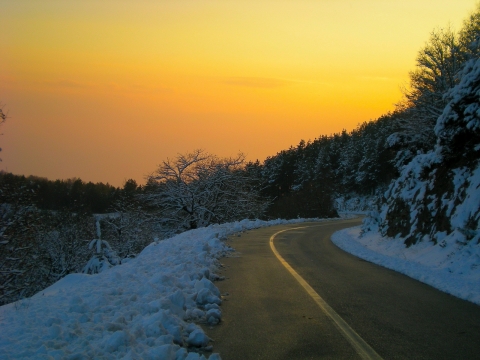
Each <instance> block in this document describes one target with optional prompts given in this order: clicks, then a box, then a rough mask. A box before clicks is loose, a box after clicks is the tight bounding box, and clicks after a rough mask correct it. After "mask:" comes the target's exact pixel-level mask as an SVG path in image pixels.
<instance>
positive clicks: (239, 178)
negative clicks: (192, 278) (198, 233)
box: [147, 150, 265, 231]
mask: <svg viewBox="0 0 480 360" xmlns="http://www.w3.org/2000/svg"><path fill="white" fill-rule="evenodd" d="M244 162H245V156H244V155H243V154H238V155H237V157H235V158H224V159H220V158H218V157H216V156H214V155H211V154H208V153H206V152H204V151H202V150H195V151H194V152H192V153H189V154H185V155H182V154H180V155H178V157H177V158H176V159H175V160H173V161H172V160H169V159H167V161H164V162H163V163H162V164H161V165H160V166H159V167H158V169H157V170H156V171H155V173H153V174H152V175H150V176H149V177H148V185H147V188H149V189H150V190H151V191H149V193H148V195H147V197H148V200H149V201H150V202H151V203H152V204H154V205H156V206H158V207H159V208H160V211H161V213H162V215H163V219H162V222H163V223H164V224H165V225H166V226H167V227H168V228H170V229H173V230H174V231H185V230H189V229H195V228H197V227H204V226H208V225H210V224H211V223H214V222H218V223H221V222H226V221H233V220H240V219H242V218H247V217H258V216H260V215H261V214H262V212H263V211H264V209H265V206H264V202H262V201H261V199H260V197H259V195H258V194H259V191H258V188H256V186H255V184H254V183H253V182H252V180H251V179H250V178H249V177H247V176H246V173H245V171H244V169H243V165H244Z"/></svg>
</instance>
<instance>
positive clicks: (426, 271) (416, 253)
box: [332, 226, 480, 305]
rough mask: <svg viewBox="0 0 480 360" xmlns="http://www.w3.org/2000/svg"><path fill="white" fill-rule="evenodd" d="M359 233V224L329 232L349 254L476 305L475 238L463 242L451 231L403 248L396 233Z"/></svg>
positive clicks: (478, 256) (479, 251)
mask: <svg viewBox="0 0 480 360" xmlns="http://www.w3.org/2000/svg"><path fill="white" fill-rule="evenodd" d="M360 234H361V227H360V226H358V227H354V228H350V229H345V230H341V231H338V232H336V233H335V234H333V236H332V241H333V243H334V244H335V245H337V246H338V247H339V248H341V249H343V250H345V251H347V252H349V253H350V254H352V255H355V256H358V257H359V258H362V259H364V260H367V261H370V262H372V263H375V264H378V265H381V266H384V267H386V268H389V269H392V270H395V271H398V272H400V273H402V274H405V275H407V276H410V277H411V278H414V279H416V280H419V281H421V282H423V283H425V284H428V285H430V286H433V287H435V288H437V289H439V290H442V291H444V292H446V293H449V294H451V295H454V296H456V297H459V298H461V299H465V300H468V301H471V302H473V303H475V304H478V305H480V245H479V244H477V243H476V242H475V241H470V242H464V237H463V236H462V234H461V233H458V232H454V233H452V234H451V235H449V236H444V238H443V239H442V241H441V242H440V243H438V244H434V243H433V242H431V241H422V242H419V243H417V244H416V245H412V246H410V247H408V248H407V247H405V243H404V241H405V239H403V238H400V237H397V238H395V239H392V238H388V237H382V236H381V235H380V233H379V232H376V231H369V232H367V233H365V234H364V235H362V236H360Z"/></svg>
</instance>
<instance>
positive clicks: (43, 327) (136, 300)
mask: <svg viewBox="0 0 480 360" xmlns="http://www.w3.org/2000/svg"><path fill="white" fill-rule="evenodd" d="M301 221H305V220H294V221H283V220H277V221H270V222H265V221H260V220H257V221H248V220H244V221H241V222H235V223H230V224H224V225H212V226H209V227H207V228H200V229H196V230H192V231H188V232H185V233H182V234H180V235H178V236H175V237H173V238H170V239H167V240H163V241H159V242H157V243H152V244H151V245H149V246H147V247H146V248H145V249H144V250H143V251H142V253H141V254H140V255H139V256H138V257H137V258H135V259H133V260H131V261H129V262H127V263H125V264H122V265H119V266H116V267H113V268H111V269H108V270H106V271H104V272H102V273H100V274H97V275H85V274H71V275H68V276H66V277H65V278H63V279H61V280H60V281H58V282H57V283H55V284H53V285H52V286H50V287H49V288H47V289H45V290H44V291H41V292H40V293H37V294H36V295H35V296H33V297H32V298H29V299H25V300H22V301H18V302H16V303H12V304H8V305H4V306H2V307H0V334H1V335H0V358H1V359H19V358H21V359H51V358H53V359H162V360H168V359H179V360H180V359H189V360H191V359H200V358H204V355H201V354H202V353H206V354H207V355H205V356H207V357H208V354H209V353H208V351H211V350H212V347H211V345H210V343H209V341H210V339H209V338H208V337H207V336H206V335H205V333H204V332H203V330H202V328H201V327H200V326H199V325H197V324H199V323H200V324H204V325H205V326H210V325H214V324H216V323H218V322H219V321H220V319H221V315H222V314H221V308H220V306H219V305H220V304H221V294H220V292H219V290H218V289H217V288H216V286H215V285H214V284H213V283H212V280H215V279H216V278H217V276H216V275H215V271H216V269H217V266H218V264H219V263H218V260H217V259H218V258H219V257H221V256H224V255H226V254H228V253H229V252H230V251H231V250H232V249H230V248H229V247H228V246H227V245H226V244H225V242H224V241H222V240H223V239H225V238H226V236H228V235H230V234H233V233H236V232H240V231H244V230H248V229H253V228H258V227H262V226H271V225H276V224H281V223H295V222H301ZM209 358H210V359H211V360H213V359H219V356H218V354H213V355H210V356H209Z"/></svg>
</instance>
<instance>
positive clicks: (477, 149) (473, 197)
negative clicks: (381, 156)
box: [366, 59, 480, 246]
mask: <svg viewBox="0 0 480 360" xmlns="http://www.w3.org/2000/svg"><path fill="white" fill-rule="evenodd" d="M459 78H460V82H459V84H458V85H457V86H455V87H454V88H452V89H451V90H450V91H448V93H447V94H446V96H445V100H446V101H448V104H447V105H446V107H445V109H444V111H443V113H442V115H441V116H440V117H439V118H438V120H437V123H436V126H435V134H436V136H437V144H436V146H435V149H434V150H432V151H430V152H428V153H426V154H419V155H417V156H415V157H414V158H413V159H412V160H411V161H410V162H409V163H408V164H407V165H406V166H405V167H404V168H403V170H402V172H401V174H400V177H399V178H398V179H396V180H395V181H394V182H392V184H391V186H390V188H389V190H388V191H387V192H386V194H385V197H386V199H387V202H386V204H384V206H383V208H382V211H381V213H380V215H379V216H378V220H379V221H380V229H381V231H382V233H383V234H384V235H388V236H392V237H393V236H397V235H400V236H402V237H403V238H405V243H406V245H407V246H408V245H411V244H415V243H417V242H418V241H422V240H431V241H433V242H435V243H437V242H440V241H445V238H446V236H447V235H448V236H450V235H451V236H452V237H451V238H455V241H457V242H459V243H463V242H465V241H470V240H473V241H475V242H477V243H478V242H479V241H480V229H479V226H480V206H479V204H480V162H479V160H480V59H476V60H475V59H472V60H470V61H468V63H467V64H466V65H465V67H464V69H463V71H462V73H460V74H459ZM370 223H371V221H370ZM366 230H368V229H366ZM452 234H453V235H452Z"/></svg>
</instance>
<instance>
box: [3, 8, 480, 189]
mask: <svg viewBox="0 0 480 360" xmlns="http://www.w3.org/2000/svg"><path fill="white" fill-rule="evenodd" d="M474 5H475V1H473V0H468V1H466V0H465V1H464V0H455V1H453V0H449V1H442V0H402V1H385V0H349V1H347V0H316V1H315V0H295V1H293V0H269V1H264V0H242V1H231V0H135V1H133V0H121V1H120V0H101V1H98V0H82V1H73V0H43V1H36V0H22V1H18V0H2V1H1V2H0V13H1V14H2V23H1V28H2V36H0V48H1V49H2V56H1V57H0V103H1V104H3V108H4V110H6V111H8V115H9V117H10V118H9V119H8V121H7V123H6V124H5V125H4V126H3V128H2V132H3V134H4V136H3V137H2V138H1V143H0V146H1V147H2V148H3V151H2V152H1V153H0V156H1V157H2V159H3V161H2V163H0V169H2V170H7V171H9V172H13V173H16V174H25V175H30V174H33V175H38V176H45V177H48V178H50V179H56V178H61V179H66V178H70V177H80V178H81V179H83V180H85V181H94V182H99V181H101V182H109V183H111V184H113V185H118V186H119V185H121V184H122V183H123V181H124V180H126V179H129V178H134V179H136V180H137V181H138V182H140V183H143V182H144V180H143V179H144V176H145V175H146V174H148V173H150V172H152V171H154V170H155V168H156V166H157V165H158V164H159V163H160V162H161V161H162V160H164V159H166V158H167V157H174V156H175V155H176V154H177V153H183V152H189V151H192V150H194V149H196V148H203V149H206V150H207V151H209V152H212V153H215V154H217V155H219V156H229V155H235V154H236V153H237V152H238V151H242V152H244V153H246V154H247V156H248V159H250V160H255V159H257V158H258V159H260V160H263V159H265V157H266V156H269V155H274V154H275V153H277V152H278V151H280V150H282V149H286V148H288V147H289V146H290V145H296V144H298V142H299V141H300V140H301V139H305V140H308V139H314V138H316V137H318V136H319V135H322V134H331V133H333V132H339V131H341V130H342V129H344V128H345V129H347V130H351V129H353V128H354V127H356V125H357V124H358V123H360V122H363V121H368V120H371V119H375V118H377V117H378V116H380V115H381V114H384V113H386V112H387V111H389V110H392V109H393V104H394V103H395V102H397V101H398V100H399V99H400V96H401V94H400V90H399V88H400V86H401V85H404V84H405V83H406V81H407V79H408V72H409V71H410V70H413V68H414V64H415V56H416V54H417V52H418V50H419V49H420V48H421V47H422V46H423V44H424V43H425V42H426V41H427V40H428V37H429V33H430V32H431V31H432V30H433V29H435V28H437V27H442V26H447V25H448V24H450V25H451V26H452V27H453V28H454V29H459V28H460V26H461V22H462V20H463V19H464V18H465V17H466V16H467V15H468V13H469V11H472V10H473V8H474Z"/></svg>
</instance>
